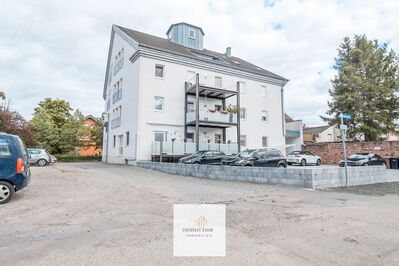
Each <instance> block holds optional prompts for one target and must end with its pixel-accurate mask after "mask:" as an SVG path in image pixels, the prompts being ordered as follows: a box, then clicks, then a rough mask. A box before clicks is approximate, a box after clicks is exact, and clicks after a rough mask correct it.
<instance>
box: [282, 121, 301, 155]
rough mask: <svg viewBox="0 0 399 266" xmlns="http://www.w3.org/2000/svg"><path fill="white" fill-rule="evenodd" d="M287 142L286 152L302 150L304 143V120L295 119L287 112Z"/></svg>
mask: <svg viewBox="0 0 399 266" xmlns="http://www.w3.org/2000/svg"><path fill="white" fill-rule="evenodd" d="M285 143H286V153H287V154H289V153H290V152H292V151H300V150H301V149H302V145H303V122H302V120H294V119H292V118H291V117H290V116H289V115H287V114H285Z"/></svg>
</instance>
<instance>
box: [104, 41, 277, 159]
mask: <svg viewBox="0 0 399 266" xmlns="http://www.w3.org/2000/svg"><path fill="white" fill-rule="evenodd" d="M132 42H133V46H134V41H132ZM122 48H124V66H123V68H122V69H121V70H120V71H119V72H118V73H117V75H115V76H113V74H112V81H111V83H110V85H109V86H108V87H107V97H106V100H105V105H106V103H107V101H108V99H109V98H111V107H110V109H109V111H106V116H109V120H108V121H109V124H111V120H112V119H114V118H115V117H113V115H112V110H113V109H114V108H115V107H116V106H120V105H121V106H122V115H121V126H120V127H118V128H115V129H111V126H109V131H108V132H106V131H105V132H104V143H103V147H104V148H103V161H104V162H110V163H126V160H149V159H150V158H151V144H152V142H153V141H154V132H155V131H166V132H167V133H168V140H169V141H170V140H171V139H172V138H175V139H176V141H183V140H184V116H185V112H184V102H185V99H184V97H185V93H184V91H185V82H186V81H190V82H192V83H195V78H194V76H193V73H191V72H189V71H192V72H194V73H199V75H200V83H202V84H205V85H208V86H213V87H214V86H215V78H214V77H215V76H219V77H222V83H223V84H222V88H223V89H230V90H236V82H237V81H240V82H245V87H246V91H245V93H241V108H246V109H247V118H246V119H245V120H241V135H246V139H247V145H246V147H242V148H241V149H245V148H261V147H262V137H263V136H266V137H267V138H268V147H271V148H278V149H280V150H281V151H282V152H283V153H285V136H284V133H283V132H284V130H283V116H282V115H283V112H282V106H281V104H282V101H281V87H280V86H276V85H272V84H267V83H262V82H259V81H255V80H250V79H244V78H241V77H236V76H232V75H226V74H223V73H216V72H214V71H207V70H204V69H199V68H193V67H189V66H185V65H180V64H177V63H172V62H167V61H162V60H156V59H152V58H147V57H144V56H140V57H138V58H137V59H136V60H135V61H134V63H132V62H131V61H130V60H129V58H130V57H131V56H132V55H133V54H134V52H135V51H136V50H135V48H133V47H132V44H131V43H128V42H127V41H126V40H125V39H123V38H121V37H120V36H119V35H118V34H115V35H114V40H113V45H112V50H111V61H110V62H111V64H112V67H113V66H114V65H115V62H114V58H115V54H116V53H118V51H119V50H120V49H122ZM155 64H161V65H164V77H163V78H157V77H155ZM110 71H113V68H111V69H110ZM121 77H122V78H123V85H122V88H123V96H122V99H121V100H119V101H118V102H116V103H115V104H112V95H113V93H114V92H113V84H114V83H115V82H116V81H117V80H119V78H121ZM262 85H266V86H267V95H266V96H262V87H261V86H262ZM155 96H161V97H164V106H165V108H164V111H162V112H159V111H155V110H154V97H155ZM215 103H218V104H221V101H220V100H214V99H207V100H206V101H205V99H204V98H200V108H203V107H204V105H206V106H207V108H211V107H213V106H214V104H215ZM230 103H231V104H233V105H235V104H236V97H235V96H233V97H231V98H230V99H227V100H226V105H227V106H228V105H229V104H230ZM105 109H106V107H105ZM262 110H265V111H267V112H268V122H267V123H263V122H262V121H261V111H262ZM194 131H195V127H189V128H188V132H194ZM126 132H130V144H129V146H126ZM205 132H206V133H205ZM236 132H237V129H236V127H231V128H227V130H226V141H228V140H230V141H231V142H233V143H234V142H236V141H237V136H236ZM215 134H222V129H214V128H205V127H200V141H201V142H207V141H208V139H209V140H210V141H211V142H214V136H215ZM119 135H123V154H122V155H119V154H118V148H119V147H118V146H119V145H118V136H119ZM114 136H116V145H115V147H114V146H113V138H114Z"/></svg>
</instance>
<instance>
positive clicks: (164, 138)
mask: <svg viewBox="0 0 399 266" xmlns="http://www.w3.org/2000/svg"><path fill="white" fill-rule="evenodd" d="M156 134H162V135H163V141H164V142H165V141H168V132H167V131H154V141H156V140H155V135H156Z"/></svg>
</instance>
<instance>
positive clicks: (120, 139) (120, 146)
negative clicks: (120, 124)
mask: <svg viewBox="0 0 399 266" xmlns="http://www.w3.org/2000/svg"><path fill="white" fill-rule="evenodd" d="M122 155H123V134H121V135H118V156H122Z"/></svg>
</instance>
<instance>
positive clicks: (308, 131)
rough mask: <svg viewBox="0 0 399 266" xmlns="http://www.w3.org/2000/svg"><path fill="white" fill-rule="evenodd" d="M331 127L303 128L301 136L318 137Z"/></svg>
mask: <svg viewBox="0 0 399 266" xmlns="http://www.w3.org/2000/svg"><path fill="white" fill-rule="evenodd" d="M330 127H331V126H319V127H305V128H304V129H303V134H304V135H305V134H310V135H318V134H320V133H322V132H323V131H326V130H327V129H328V128H330Z"/></svg>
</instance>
